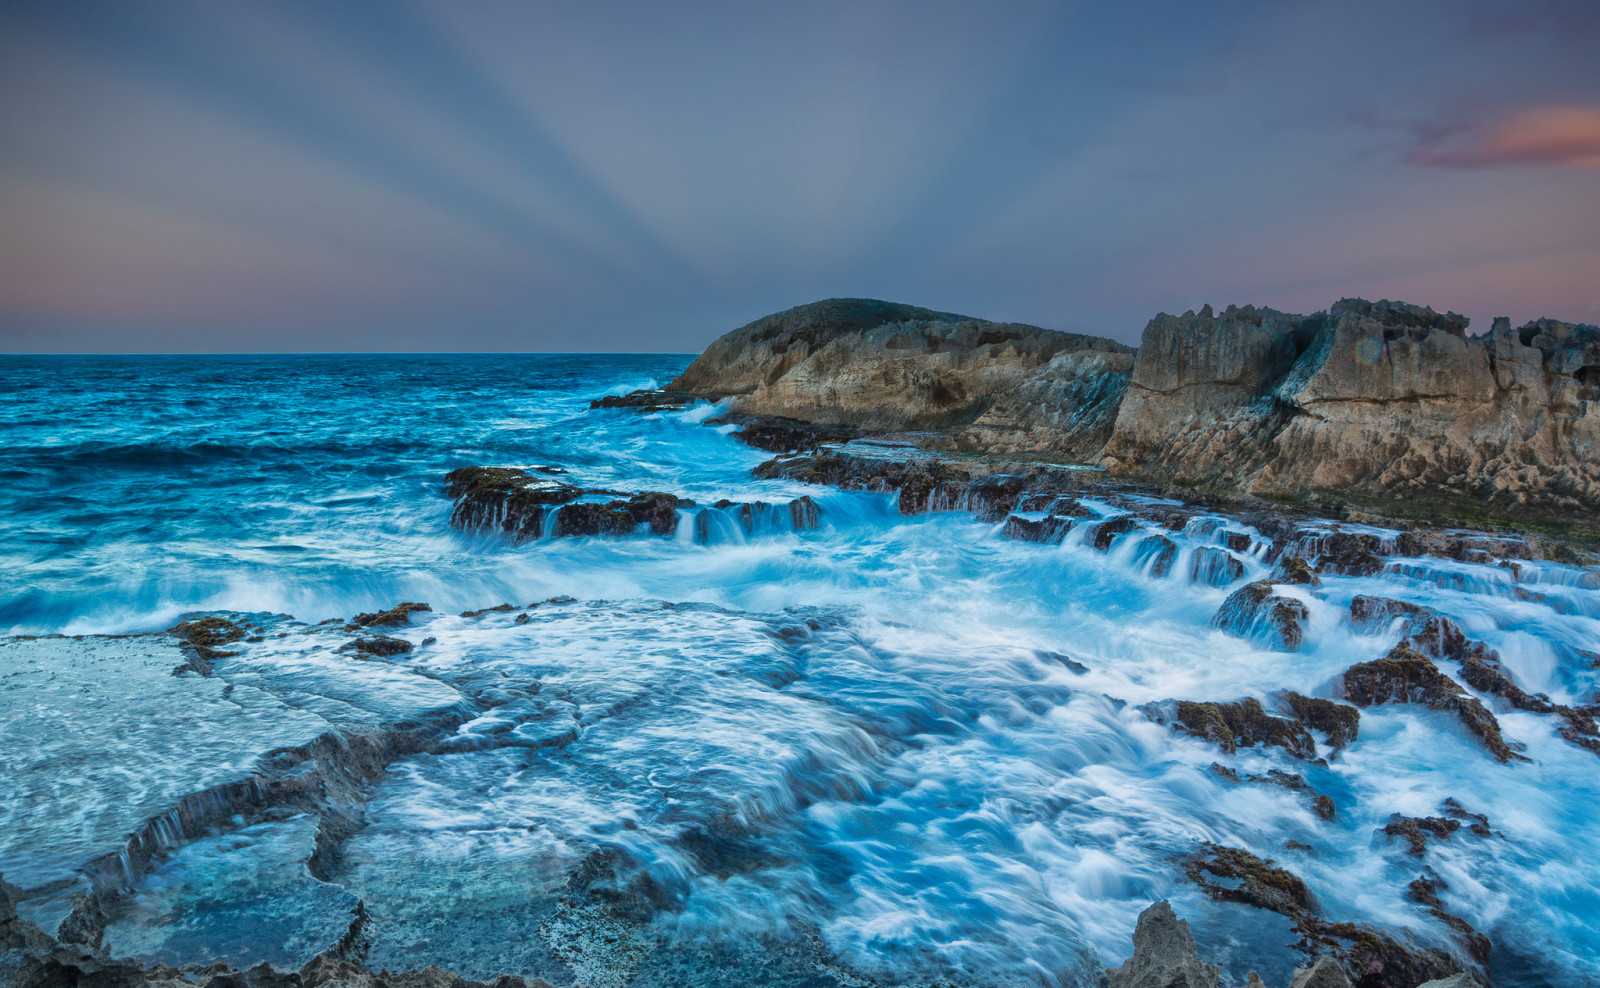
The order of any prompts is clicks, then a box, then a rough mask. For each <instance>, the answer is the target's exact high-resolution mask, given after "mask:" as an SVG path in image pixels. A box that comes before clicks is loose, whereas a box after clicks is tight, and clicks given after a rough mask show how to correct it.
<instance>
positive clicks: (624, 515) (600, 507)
mask: <svg viewBox="0 0 1600 988" xmlns="http://www.w3.org/2000/svg"><path fill="white" fill-rule="evenodd" d="M446 479H447V486H446V493H448V494H449V495H450V496H452V497H454V498H456V506H455V510H454V511H453V512H452V514H451V519H450V520H451V524H452V525H453V526H455V527H456V528H459V529H464V530H468V531H484V532H495V533H502V534H505V535H507V536H509V537H510V538H511V540H512V541H514V542H527V541H533V540H537V539H540V538H559V537H565V538H585V537H592V536H599V535H609V536H629V535H638V534H645V535H655V536H670V535H674V534H676V533H677V531H678V526H679V523H680V521H681V519H682V516H683V515H684V514H685V513H688V514H690V515H691V522H692V523H693V525H694V529H693V531H694V533H695V536H696V539H697V540H698V541H700V542H707V541H711V540H713V539H715V538H717V537H718V536H719V534H720V532H719V527H720V522H719V519H718V518H716V517H713V515H712V513H715V515H717V516H721V515H727V516H728V518H730V519H732V520H733V523H734V524H735V525H736V526H737V527H738V528H739V529H740V530H741V531H742V532H743V533H744V534H747V535H748V534H756V533H758V532H770V531H773V530H776V529H783V530H788V531H805V530H807V529H813V528H816V527H818V525H819V524H821V508H820V507H819V506H818V505H817V503H816V501H815V500H813V499H812V498H810V497H806V496H802V497H799V498H795V499H793V500H792V501H789V502H788V503H786V504H782V505H771V504H767V503H765V502H761V501H755V502H747V503H736V502H734V501H730V500H726V499H724V500H719V501H717V502H716V503H715V504H713V505H710V506H702V505H700V504H698V503H696V502H695V501H693V500H690V499H688V498H682V497H678V496H677V495H674V494H669V493H666V492H663V491H644V492H641V493H637V494H631V495H627V496H626V497H618V496H617V495H619V494H621V493H622V492H619V491H612V490H605V489H601V488H589V489H585V488H581V487H577V486H575V485H572V484H568V483H565V482H555V481H549V480H546V479H544V478H538V477H532V476H531V475H529V474H527V473H526V472H525V471H522V470H519V469H515V468H509V467H463V468H461V469H459V470H455V471H452V472H451V473H450V474H449V476H448V477H447V478H446ZM599 498H609V499H608V500H599Z"/></svg>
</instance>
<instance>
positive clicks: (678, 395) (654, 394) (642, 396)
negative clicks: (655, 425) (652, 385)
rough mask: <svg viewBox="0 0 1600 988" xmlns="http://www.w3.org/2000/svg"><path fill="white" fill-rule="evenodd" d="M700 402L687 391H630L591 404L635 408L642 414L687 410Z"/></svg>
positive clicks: (590, 403) (601, 406) (590, 404)
mask: <svg viewBox="0 0 1600 988" xmlns="http://www.w3.org/2000/svg"><path fill="white" fill-rule="evenodd" d="M698 400H699V396H698V395H692V394H689V393H688V392H685V391H630V392H628V393H627V394H625V395H606V396H604V397H602V398H596V399H594V400H593V401H590V402H589V407H590V408H591V409H594V408H633V409H637V410H638V411H641V412H662V411H669V410H673V409H678V408H685V407H687V406H689V405H692V404H694V403H695V402H696V401H698Z"/></svg>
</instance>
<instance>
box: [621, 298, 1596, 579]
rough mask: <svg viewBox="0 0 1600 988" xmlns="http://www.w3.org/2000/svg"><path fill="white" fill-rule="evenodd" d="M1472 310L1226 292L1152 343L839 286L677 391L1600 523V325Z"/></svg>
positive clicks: (1195, 484) (961, 443)
mask: <svg viewBox="0 0 1600 988" xmlns="http://www.w3.org/2000/svg"><path fill="white" fill-rule="evenodd" d="M1466 327H1467V320H1466V318H1465V317H1463V316H1459V315H1456V314H1454V313H1438V312H1435V311H1433V310H1432V309H1428V308H1424V307H1420V306H1415V305H1408V304H1406V303H1402V302H1388V301H1381V302H1368V301H1364V300H1361V299H1344V300H1342V301H1340V302H1338V303H1337V304H1335V305H1333V306H1332V307H1331V308H1330V309H1329V310H1328V311H1326V312H1319V313H1315V314H1313V315H1310V316H1303V315H1296V314H1291V313H1284V312H1278V311H1276V310H1273V309H1266V308H1256V307H1254V306H1244V307H1242V308H1240V307H1234V306H1230V307H1228V308H1227V309H1226V310H1224V311H1223V312H1222V313H1220V314H1218V313H1216V312H1214V311H1213V310H1212V309H1211V307H1210V306H1206V307H1205V308H1203V309H1201V310H1200V312H1198V313H1195V312H1187V313H1185V314H1183V315H1181V316H1170V315H1165V314H1162V315H1158V316H1157V317H1156V318H1154V319H1152V320H1151V321H1150V323H1149V325H1148V326H1147V327H1146V328H1145V331H1144V336H1143V339H1142V341H1141V344H1140V346H1139V348H1138V350H1137V352H1135V351H1133V350H1132V349H1130V348H1128V347H1126V346H1123V345H1121V344H1118V343H1115V342H1113V341H1110V340H1105V339H1099V338H1096V337H1088V336H1077V335H1072V334H1065V333H1055V332H1051V331H1049V330H1042V329H1038V328H1035V327H1030V326H1020V325H1016V324H1009V323H991V322H986V321H984V320H979V319H972V318H969V317H965V316H956V315H951V314H949V313H940V312H934V311H931V310H928V309H919V308H916V307H914V306H907V305H897V304H894V303H888V302H879V301H875V300H869V299H831V300H828V301H826V302H818V303H814V304H812V305H805V306H800V307H798V308H795V309H790V310H787V311H785V312H781V313H777V314H775V315H771V316H767V317H766V318H764V319H760V320H757V321H756V322H754V323H751V324H750V325H748V326H745V327H743V328H741V329H738V330H735V331H733V332H732V333H729V334H727V335H726V336H723V337H722V338H720V339H718V340H717V341H716V342H715V343H713V344H712V345H711V346H710V347H708V348H707V349H706V351H705V352H704V353H703V354H701V355H700V357H699V358H697V359H696V360H695V361H694V363H693V364H691V365H690V366H689V368H688V369H687V370H686V371H684V373H683V374H682V375H681V376H680V377H679V378H678V379H677V380H675V381H674V382H672V386H671V388H672V392H671V393H672V394H674V395H683V394H688V395H693V396H698V397H702V398H708V399H713V400H723V399H727V400H728V401H729V403H730V406H731V408H732V409H733V410H734V411H735V412H736V413H738V414H742V415H746V416H751V415H754V416H778V417H784V418H787V419H791V420H798V421H799V422H802V423H821V424H826V425H829V426H835V427H844V428H848V429H854V430H863V431H868V432H874V431H875V432H898V431H904V430H922V431H923V432H924V433H926V434H923V435H919V436H918V437H917V439H916V441H917V443H918V444H919V445H921V446H923V447H925V448H935V449H955V450H965V451H981V452H986V453H992V454H1004V455H1027V456H1035V457H1051V458H1059V459H1070V460H1072V461H1073V462H1079V463H1088V464H1092V465H1104V467H1105V468H1106V469H1107V470H1108V471H1109V473H1110V476H1112V477H1114V478H1119V479H1126V480H1132V481H1138V482H1143V483H1152V484H1159V485H1177V486H1181V487H1186V488H1191V489H1205V490H1211V491H1217V492H1223V493H1228V494H1232V495H1242V494H1254V495H1262V496H1267V497H1273V498H1291V499H1293V498H1306V497H1317V498H1329V497H1332V498H1336V499H1347V500H1351V501H1355V502H1358V503H1384V502H1391V507H1392V502H1393V501H1394V500H1395V499H1396V498H1403V499H1405V500H1406V502H1407V504H1406V507H1407V508H1408V510H1411V511H1412V512H1413V513H1429V512H1431V513H1433V514H1435V515H1452V516H1466V517H1473V516H1481V515H1493V516H1498V517H1510V518H1518V519H1524V520H1553V519H1560V520H1566V521H1573V520H1579V519H1581V520H1583V521H1585V522H1586V523H1591V524H1592V517H1593V514H1594V513H1595V512H1596V511H1600V327H1595V326H1587V325H1578V324H1572V323H1563V322H1557V321H1554V320H1548V319H1542V320H1538V321H1536V322H1531V323H1528V324H1527V325H1525V326H1523V327H1521V328H1520V329H1516V330H1513V329H1512V328H1511V326H1510V323H1509V322H1508V321H1507V320H1504V319H1498V320H1496V321H1495V325H1494V328H1493V329H1492V331H1491V332H1489V333H1487V334H1485V335H1483V336H1479V337H1469V336H1467V335H1466ZM622 401H623V399H619V400H618V402H619V403H620V402H622ZM637 401H638V404H640V405H646V406H651V405H653V404H654V403H656V399H652V400H650V401H646V400H645V399H643V398H640V399H638V400H637ZM1357 562H1358V561H1357Z"/></svg>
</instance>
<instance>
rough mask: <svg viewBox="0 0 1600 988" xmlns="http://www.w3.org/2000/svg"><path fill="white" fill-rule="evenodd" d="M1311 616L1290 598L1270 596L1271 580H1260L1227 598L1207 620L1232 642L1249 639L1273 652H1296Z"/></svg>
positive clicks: (1271, 593)
mask: <svg viewBox="0 0 1600 988" xmlns="http://www.w3.org/2000/svg"><path fill="white" fill-rule="evenodd" d="M1310 618H1311V612H1310V611H1309V610H1307V609H1306V605H1305V604H1304V603H1303V602H1301V601H1299V600H1296V599H1295V598H1293V597H1281V596H1278V595H1277V594H1275V593H1273V592H1272V581H1271V580H1260V581H1258V582H1256V583H1251V584H1248V585H1246V586H1243V587H1240V588H1239V589H1238V590H1235V591H1234V592H1233V593H1231V594H1229V595H1228V599H1227V600H1225V601H1223V602H1222V606H1221V607H1220V608H1218V609H1217V613H1216V615H1215V616H1213V617H1212V619H1211V626H1212V627H1213V628H1221V629H1222V630H1223V631H1225V632H1227V633H1228V634H1230V635H1232V636H1233V637H1235V638H1253V639H1256V640H1259V641H1261V642H1262V643H1264V644H1265V645H1266V646H1267V647H1268V648H1269V649H1271V650H1273V651H1275V652H1298V651H1299V650H1300V645H1301V643H1302V642H1303V641H1304V640H1305V635H1306V624H1307V622H1308V621H1309V620H1310Z"/></svg>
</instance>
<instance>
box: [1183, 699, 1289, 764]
mask: <svg viewBox="0 0 1600 988" xmlns="http://www.w3.org/2000/svg"><path fill="white" fill-rule="evenodd" d="M1177 721H1178V725H1179V726H1181V727H1182V728H1183V730H1185V731H1187V732H1189V733H1190V734H1193V735H1195V736H1197V737H1202V738H1205V739H1206V740H1207V741H1211V742H1213V743H1215V744H1216V746H1217V747H1218V748H1220V749H1222V751H1223V752H1224V753H1226V754H1229V755H1232V754H1235V753H1237V752H1238V750H1239V749H1240V748H1249V747H1253V746H1255V745H1258V744H1259V745H1274V746H1276V747H1280V748H1282V749H1283V750H1285V751H1287V752H1288V753H1289V754H1291V755H1293V756H1294V757H1296V758H1315V757H1316V753H1317V744H1316V741H1315V740H1313V739H1312V737H1311V734H1310V732H1309V731H1307V730H1306V729H1305V727H1304V725H1302V724H1301V723H1300V722H1299V721H1296V720H1290V719H1287V718H1283V717H1274V716H1272V715H1271V714H1269V713H1267V712H1266V710H1264V709H1263V708H1262V706H1261V701H1260V700H1257V699H1255V698H1254V697H1248V698H1246V699H1244V700H1240V701H1238V702H1237V703H1196V702H1194V701H1191V700H1179V701H1178V705H1177Z"/></svg>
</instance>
